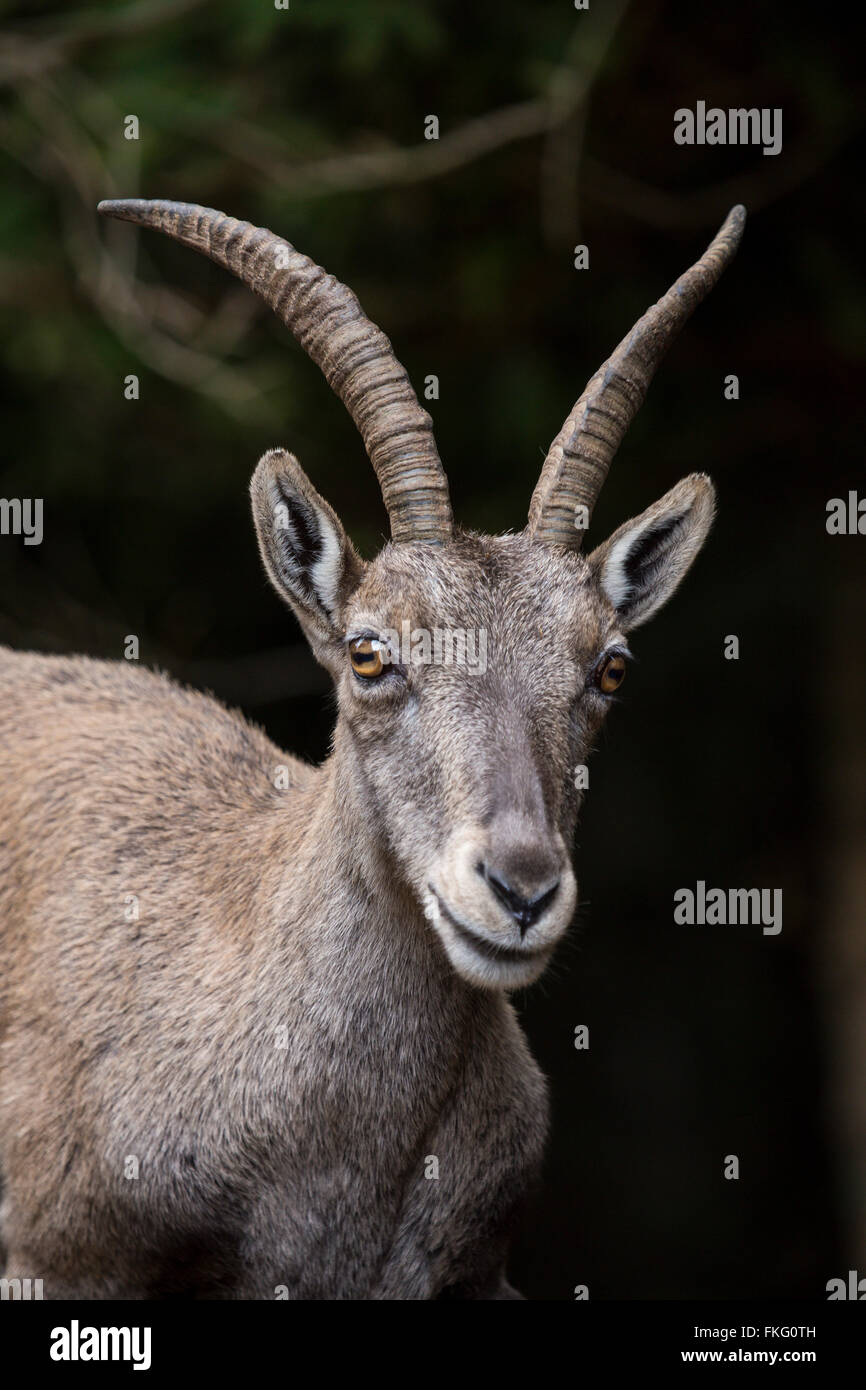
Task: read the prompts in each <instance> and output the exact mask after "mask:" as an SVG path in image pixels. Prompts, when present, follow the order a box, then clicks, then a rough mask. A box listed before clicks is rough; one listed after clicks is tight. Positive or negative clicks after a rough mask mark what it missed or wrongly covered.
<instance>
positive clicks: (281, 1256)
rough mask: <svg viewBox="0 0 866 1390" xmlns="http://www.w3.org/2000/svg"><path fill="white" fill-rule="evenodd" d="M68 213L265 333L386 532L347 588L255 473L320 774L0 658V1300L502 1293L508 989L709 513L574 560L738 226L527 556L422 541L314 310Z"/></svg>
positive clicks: (344, 328) (87, 671) (82, 665)
mask: <svg viewBox="0 0 866 1390" xmlns="http://www.w3.org/2000/svg"><path fill="white" fill-rule="evenodd" d="M100 211H101V212H103V213H105V214H107V215H109V216H112V217H119V218H123V219H126V220H127V221H130V222H135V223H140V224H142V225H144V226H149V227H155V228H156V229H157V230H159V231H162V232H164V233H166V234H167V235H168V236H170V237H172V238H174V239H175V240H176V241H180V242H182V243H184V245H187V246H191V247H194V248H195V249H197V250H199V251H203V252H204V253H205V254H206V255H207V256H209V257H210V258H211V259H212V260H213V261H216V262H217V263H218V264H220V265H222V266H224V267H226V268H227V269H228V270H230V271H232V272H233V273H234V274H235V275H236V276H238V277H239V278H240V279H241V280H242V281H243V282H244V283H245V284H246V285H248V286H249V287H250V288H251V289H252V290H254V291H255V292H256V293H257V294H258V295H260V296H261V297H262V298H263V299H264V300H265V301H266V303H267V304H269V305H270V306H271V308H272V309H274V310H275V311H276V313H277V314H278V315H279V317H280V318H281V319H282V321H283V322H284V323H285V324H286V326H287V327H288V328H289V329H290V330H291V332H292V333H293V334H294V335H295V337H296V338H297V339H298V341H299V342H300V343H301V345H302V347H303V348H304V349H305V350H306V352H307V353H308V354H309V355H310V357H311V358H312V359H313V361H314V362H316V363H318V365H319V367H320V368H321V369H322V371H323V372H324V374H325V376H326V378H327V380H328V382H329V383H330V385H331V386H332V387H333V389H334V390H335V391H336V393H337V394H338V395H339V396H340V398H341V400H342V401H343V403H344V404H345V405H346V407H347V408H348V410H349V412H350V414H351V416H352V418H353V420H354V421H355V424H356V425H357V426H358V428H359V430H360V432H361V435H362V436H363V440H364V443H365V445H366V449H367V452H368V454H369V457H370V460H371V462H372V464H373V468H374V470H375V472H376V475H377V477H378V480H379V483H380V485H381V489H382V494H383V498H384V502H385V506H386V508H387V511H388V514H389V517H390V523H391V532H392V539H391V541H390V542H389V543H388V544H386V545H385V547H384V549H383V550H382V551H381V553H380V554H379V555H378V556H377V557H376V558H375V559H374V560H371V561H369V562H367V563H365V562H363V561H362V560H361V559H360V558H359V556H358V554H357V552H356V550H355V549H354V547H353V545H352V542H351V541H350V540H349V538H348V537H347V535H346V533H345V531H344V530H343V527H342V525H341V524H340V521H339V520H338V518H337V516H336V514H335V513H334V511H333V510H332V509H331V507H330V506H329V505H328V503H327V502H326V501H324V500H323V499H322V498H321V497H320V496H319V494H318V493H317V492H316V490H315V489H314V488H313V486H312V484H311V483H310V482H309V480H308V479H307V476H306V474H305V473H304V472H303V471H302V469H301V467H300V465H299V463H298V461H297V460H296V459H295V458H294V457H293V456H292V455H291V454H288V453H286V452H284V451H283V450H281V449H273V450H271V451H270V452H268V453H266V454H265V456H264V457H263V458H262V460H261V462H260V463H259V465H258V467H257V468H256V470H255V473H254V475H253V479H252V507H253V514H254V518H255V525H256V529H257V533H258V541H259V546H260V548H261V555H262V559H263V561H264V565H265V568H266V570H267V573H268V575H269V576H270V579H271V581H272V583H273V585H274V587H275V588H276V590H277V592H278V594H279V595H280V596H281V597H282V598H283V599H284V600H285V601H286V602H287V603H288V605H289V606H290V608H291V609H292V610H293V611H294V613H295V614H296V615H297V618H298V620H299V622H300V624H301V627H302V628H303V630H304V632H305V634H306V637H307V639H308V641H309V643H310V645H311V647H312V650H313V652H314V654H315V656H316V657H317V659H318V660H319V661H320V662H321V663H322V664H323V666H325V668H326V669H327V670H328V671H329V673H330V675H331V677H332V679H333V682H334V685H335V688H336V696H337V703H338V716H337V722H336V729H335V732H334V739H333V748H332V752H331V754H330V756H329V757H328V758H327V760H326V761H325V763H324V764H323V766H322V767H320V768H315V767H311V766H308V765H306V764H305V763H303V762H301V761H299V760H297V759H293V758H290V757H288V756H287V755H286V754H284V753H282V752H280V751H279V750H278V749H277V748H276V747H275V746H274V745H273V744H272V743H271V742H270V741H269V740H268V739H267V738H266V737H265V735H264V734H263V733H262V732H261V731H260V730H259V729H257V728H255V727H253V726H251V725H250V724H248V723H246V722H245V720H244V719H243V718H242V717H241V716H240V715H239V714H236V713H232V712H229V711H228V710H226V709H224V708H223V707H222V706H221V705H220V704H218V703H217V702H216V701H215V700H213V699H211V698H209V697H208V696H207V695H204V694H199V693H197V692H194V691H191V690H186V689H182V688H180V687H179V686H178V685H176V684H173V683H172V682H171V681H170V680H168V679H166V678H165V677H163V676H161V675H158V674H154V673H151V672H149V671H147V670H144V669H141V668H136V667H135V666H133V665H130V664H128V663H125V662H118V663H112V662H103V661H94V660H89V659H87V658H85V657H73V658H57V657H51V656H41V655H34V654H27V653H24V654H16V653H12V652H4V653H3V655H2V661H0V673H2V674H0V711H2V748H3V766H2V779H0V907H2V918H0V924H2V962H0V963H2V976H0V1038H2V1053H0V1056H2V1075H0V1106H2V1108H0V1170H2V1181H3V1184H4V1196H3V1205H2V1238H3V1244H4V1246H5V1249H6V1269H5V1273H6V1276H7V1277H8V1278H15V1277H21V1278H26V1277H30V1278H41V1279H42V1280H43V1283H44V1290H45V1295H46V1297H49V1298H85V1299H99V1298H140V1299H149V1298H161V1297H183V1296H186V1297H199V1298H236V1299H253V1298H279V1297H288V1298H298V1299H449V1298H451V1299H508V1298H519V1297H521V1295H520V1294H519V1293H517V1292H516V1291H515V1290H514V1289H513V1288H512V1286H511V1285H510V1284H509V1282H508V1279H507V1274H506V1258H507V1253H508V1243H509V1238H510V1233H511V1231H512V1228H513V1223H514V1220H515V1215H516V1213H518V1212H519V1210H520V1207H521V1204H522V1201H523V1200H524V1198H525V1195H526V1193H527V1190H528V1189H529V1187H530V1186H531V1185H532V1183H533V1181H534V1179H535V1176H536V1174H537V1171H538V1168H539V1163H540V1160H541V1157H542V1149H543V1145H544V1142H545V1137H546V1131H547V1124H548V1116H547V1099H546V1088H545V1081H544V1078H543V1076H542V1074H541V1072H540V1070H539V1068H538V1067H537V1066H536V1064H535V1063H534V1061H533V1059H532V1057H531V1055H530V1052H529V1050H528V1047H527V1044H526V1042H525V1039H524V1037H523V1034H522V1032H521V1030H520V1028H519V1026H518V1024H517V1021H516V1018H515V1014H514V1012H513V1009H512V1006H511V1004H510V1003H509V1001H508V998H507V996H508V992H509V991H510V990H513V989H515V988H517V987H519V986H523V985H527V984H529V983H530V982H531V981H533V980H535V979H536V977H537V976H538V975H539V974H540V973H541V971H542V970H543V969H544V967H545V965H546V964H547V963H548V962H549V960H550V958H551V955H552V954H553V951H554V948H555V947H556V944H557V942H558V941H559V940H560V939H561V937H562V935H563V933H564V932H565V931H566V929H567V927H568V925H569V922H570V921H571V918H572V916H573V913H574V909H575V901H576V885H575V878H574V873H573V871H572V868H571V864H570V849H571V842H572V836H573V830H574V826H575V820H576V814H577V808H578V801H579V792H578V790H577V788H576V786H575V780H576V779H575V775H574V770H575V768H576V767H577V766H578V765H583V764H584V763H585V760H586V758H587V756H588V754H589V751H590V747H591V745H592V743H593V740H594V738H595V736H596V734H597V733H598V731H599V728H600V726H601V723H602V721H603V720H604V717H605V714H606V713H607V710H608V706H609V705H610V703H611V699H612V696H613V694H614V692H615V691H616V690H617V688H618V686H619V685H620V682H621V681H622V679H623V674H624V672H625V669H626V662H627V659H628V655H629V653H628V648H627V645H626V634H627V633H628V632H630V630H631V629H632V628H634V627H637V626H638V625H639V624H641V623H643V622H645V621H646V620H647V619H648V618H649V617H650V616H651V615H652V614H653V613H654V612H655V611H656V609H657V608H659V607H660V606H661V605H662V604H663V603H665V602H666V600H667V599H668V598H669V597H670V595H671V594H672V593H673V591H674V590H675V589H676V588H677V586H678V584H679V583H680V580H681V579H682V578H683V576H684V575H685V573H686V571H687V570H688V569H689V567H690V565H691V563H692V561H693V560H694V558H695V556H696V555H697V553H698V551H699V549H700V547H701V546H702V544H703V542H704V540H705V538H706V535H707V532H708V530H709V528H710V524H711V521H712V516H713V509H714V491H713V486H712V484H711V482H710V480H709V479H708V478H707V477H706V476H704V475H703V474H700V473H694V474H691V475H690V476H689V477H687V478H684V479H683V480H682V481H681V482H679V483H678V484H677V485H676V486H675V487H674V488H672V489H671V491H670V492H668V493H666V494H665V496H664V497H662V498H661V500H660V501H658V502H656V503H655V504H654V505H653V506H651V507H649V509H648V510H647V511H645V512H644V513H643V514H642V515H640V516H638V517H636V518H634V519H633V520H631V521H627V522H625V524H624V525H622V526H620V528H619V529H618V530H617V531H615V532H614V534H613V535H612V536H611V537H610V538H609V539H608V540H607V541H606V542H605V543H604V544H602V545H600V546H598V547H597V548H596V549H594V550H592V552H591V553H590V554H588V555H582V554H581V541H582V539H583V535H584V530H585V523H586V521H587V520H588V518H589V516H590V515H591V512H592V509H593V505H594V503H595V500H596V498H597V496H598V493H599V490H600V488H601V486H602V483H603V482H604V478H605V475H606V473H607V471H608V468H609V465H610V462H611V459H612V457H613V455H614V453H615V451H616V449H617V447H618V445H619V443H620V441H621V439H622V437H623V435H624V433H625V431H626V429H627V427H628V425H629V423H630V421H631V419H632V417H633V416H634V414H635V412H636V411H637V409H638V407H639V405H640V403H641V401H642V400H643V397H644V394H645V392H646V390H647V387H648V385H649V382H650V379H651V377H652V375H653V372H654V371H655V368H656V366H657V364H658V362H659V360H660V358H661V357H662V355H663V353H664V351H665V349H666V348H667V346H668V344H669V343H670V342H671V340H672V338H673V337H674V335H675V333H676V332H677V330H678V329H679V328H680V327H681V326H682V324H683V323H684V321H685V320H686V319H687V317H688V316H689V314H690V313H691V312H692V310H693V309H694V308H695V307H696V305H697V304H698V303H699V302H700V301H701V299H702V298H703V297H704V296H705V295H706V293H707V292H708V291H709V290H710V288H711V287H712V286H713V285H714V284H715V282H716V280H717V279H718V277H719V275H720V274H721V272H722V270H723V268H724V267H725V266H726V265H727V264H728V262H729V261H730V259H731V257H732V256H733V254H734V251H735V249H736V247H737V244H738V242H739V239H740V236H741V232H742V227H743V222H744V217H745V213H744V211H743V209H742V208H740V207H736V208H734V209H733V210H732V211H731V212H730V213H729V215H728V217H727V219H726V221H725V223H724V225H723V226H722V228H721V230H720V231H719V233H718V235H717V236H716V238H715V240H714V241H713V242H712V243H711V245H710V246H709V248H708V249H707V251H706V252H705V253H704V255H703V256H702V257H701V258H700V260H699V261H698V262H697V263H696V265H694V266H693V267H692V269H690V270H689V271H687V272H686V274H684V275H683V276H682V278H681V279H680V280H678V281H677V282H676V284H675V285H674V286H673V288H672V289H671V290H669V291H668V293H667V294H666V295H664V297H663V298H662V299H661V300H659V302H658V303H657V304H656V305H655V306H654V307H653V308H651V309H650V310H649V311H648V313H647V314H645V316H644V317H643V318H642V319H641V320H640V321H639V322H638V324H637V325H636V326H635V327H634V328H633V329H632V331H631V332H630V333H629V334H628V336H627V337H626V338H625V339H624V341H623V342H622V343H621V344H620V346H619V347H618V348H617V349H616V351H615V352H614V353H613V355H612V356H611V357H610V358H609V360H608V361H607V362H605V364H604V366H603V367H601V369H600V370H599V371H598V372H597V373H596V374H595V376H594V377H593V378H592V379H591V381H590V382H589V384H588V386H587V388H586V390H585V391H584V393H583V395H582V396H581V397H580V400H579V401H578V402H577V404H576V405H575V407H574V409H573V410H572V412H571V414H570V415H569V416H568V418H567V420H566V421H565V424H564V425H563V427H562V429H561V430H560V432H559V434H558V435H557V436H556V439H555V440H554V441H553V444H552V445H551V448H550V451H549V453H548V454H547V458H546V460H545V463H544V466H543V468H542V470H541V476H540V479H539V482H538V485H537V487H536V489H535V492H534V494H533V497H532V501H531V504H530V508H529V521H528V524H527V526H526V528H525V530H523V531H522V532H520V533H519V534H508V535H503V536H486V535H475V534H472V533H469V532H466V531H462V530H458V529H455V528H454V526H453V523H452V516H451V509H450V504H449V497H448V486H447V482H446V478H445V473H444V471H443V468H442V465H441V463H440V460H439V456H438V453H437V450H436V445H435V443H434V439H433V433H432V425H431V420H430V417H429V415H428V414H427V413H426V411H425V410H423V409H422V408H421V406H420V404H419V402H418V400H417V398H416V395H415V393H414V392H413V390H412V387H411V385H410V383H409V379H408V376H407V374H406V371H405V370H404V368H403V367H402V366H401V365H400V363H399V362H398V361H397V359H396V357H395V355H394V352H393V350H392V348H391V344H390V343H389V341H388V339H387V338H386V337H385V336H384V334H383V333H382V332H381V331H380V330H379V329H378V328H377V327H375V326H374V324H373V323H371V322H370V321H369V320H368V319H367V318H366V317H365V316H364V314H363V312H362V310H361V307H360V305H359V303H358V301H357V299H356V298H355V296H354V295H353V294H352V293H351V291H349V290H348V289H347V288H346V287H345V286H344V285H342V284H340V283H339V282H338V281H336V280H335V279H333V277H331V276H330V275H327V274H326V273H325V271H324V270H322V269H321V268H320V267H319V266H317V265H315V264H314V263H313V262H312V261H311V260H308V259H307V257H305V256H303V255H301V254H300V253H299V252H297V251H295V250H294V249H293V248H292V247H291V246H289V245H287V244H286V243H285V242H283V241H281V240H280V239H278V238H277V237H276V236H274V234H273V233H272V232H269V231H266V230H264V229H262V228H259V227H254V226H251V225H250V224H248V223H246V222H238V221H236V220H234V219H233V218H229V217H226V216H225V215H224V214H222V213H220V212H216V211H214V210H213V209H211V208H203V207H197V206H193V205H189V204H183V203H172V202H165V201H144V200H138V199H131V200H126V201H115V202H107V203H102V204H101V205H100ZM404 624H408V626H409V628H410V630H411V634H412V644H411V650H410V651H408V653H407V651H406V649H405V644H398V642H397V641H396V638H395V636H394V634H400V633H401V632H403V631H405V629H404ZM458 629H460V630H465V631H466V632H476V633H481V634H484V637H485V643H486V647H485V651H486V660H485V661H484V662H476V663H475V664H474V666H472V665H470V663H469V662H466V661H461V660H459V659H454V660H447V659H442V660H440V661H436V660H431V659H424V658H423V643H419V644H417V645H416V642H415V637H416V634H418V633H421V634H424V633H430V632H433V631H435V630H439V631H445V632H447V631H455V630H458ZM419 648H420V650H421V658H419V659H416V658H418V650H419ZM458 656H459V652H458ZM130 904H134V905H135V910H134V911H133V910H130Z"/></svg>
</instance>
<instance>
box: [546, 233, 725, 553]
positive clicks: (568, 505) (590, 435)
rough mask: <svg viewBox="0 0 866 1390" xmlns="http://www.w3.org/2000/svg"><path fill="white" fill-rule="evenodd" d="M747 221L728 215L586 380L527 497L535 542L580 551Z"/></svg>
mask: <svg viewBox="0 0 866 1390" xmlns="http://www.w3.org/2000/svg"><path fill="white" fill-rule="evenodd" d="M745 221H746V210H745V208H744V207H741V206H739V205H738V206H737V207H735V208H731V211H730V212H729V213H728V215H727V217H726V218H725V220H724V222H723V224H722V226H721V228H720V229H719V231H718V233H717V234H716V236H715V238H714V239H713V241H711V242H710V245H709V246H708V247H707V249H706V251H705V252H704V254H703V255H702V256H701V258H700V260H699V261H698V262H697V263H696V264H695V265H693V266H692V268H691V270H687V271H686V273H685V274H684V275H681V276H680V278H679V280H677V282H676V284H675V285H673V286H672V287H671V289H669V290H668V292H667V294H666V295H664V296H663V297H662V298H661V299H660V300H659V302H658V303H657V304H654V305H653V307H652V308H651V309H648V310H647V312H646V313H645V314H644V316H643V318H642V319H639V320H638V322H637V323H636V324H635V326H634V328H633V329H632V330H631V332H630V333H629V335H628V337H626V338H623V340H622V342H621V343H620V345H619V347H618V348H617V349H616V351H615V352H614V353H613V355H612V356H611V357H609V358H608V359H607V361H606V362H605V363H604V365H603V366H602V367H600V368H599V370H598V371H597V372H596V374H595V376H594V377H592V379H591V380H590V381H589V383H588V385H587V387H586V390H585V391H584V393H583V395H582V396H581V398H580V400H579V401H578V402H577V404H576V405H575V407H574V409H573V410H572V412H571V414H570V415H569V417H568V419H567V420H566V422H565V424H564V425H563V427H562V429H561V430H560V431H559V434H558V435H557V436H556V438H555V439H554V441H553V443H552V444H551V446H550V449H549V450H548V453H547V458H546V459H545V461H544V466H543V468H542V470H541V477H540V478H539V480H538V484H537V486H536V489H535V492H534V493H533V494H532V502H531V503H530V507H529V524H528V527H527V530H528V532H529V534H530V535H531V536H533V538H534V539H535V540H538V541H542V542H545V543H546V544H549V545H567V546H570V547H571V549H572V550H579V549H580V545H581V542H582V540H583V536H584V531H585V526H586V522H588V520H589V517H590V516H591V515H592V509H593V507H594V506H595V503H596V500H597V498H598V494H599V493H600V492H601V489H602V485H603V483H604V480H605V478H606V477H607V472H608V469H609V468H610V465H611V461H612V459H613V456H614V454H615V453H616V451H617V449H618V448H619V446H620V443H621V442H622V438H623V436H624V434H625V432H626V430H627V429H628V427H629V425H630V424H631V422H632V420H633V419H634V417H635V415H636V414H637V411H638V409H639V408H640V405H641V403H642V401H643V398H644V396H645V395H646V393H647V388H648V386H649V384H650V382H651V381H652V378H653V375H654V373H655V370H656V367H657V366H658V365H659V362H660V361H661V359H662V357H663V356H664V354H665V352H666V351H667V349H668V348H669V347H670V344H671V343H672V342H673V340H674V338H675V337H676V335H677V333H678V332H679V330H680V329H681V328H682V326H683V324H684V323H685V322H686V319H687V318H688V317H689V315H690V314H691V313H692V311H693V310H694V309H696V308H697V306H698V305H699V304H700V302H701V300H702V299H704V298H705V296H706V295H707V294H709V292H710V290H711V289H712V288H713V286H714V285H715V283H716V281H717V280H718V278H719V276H720V275H721V273H722V271H723V270H724V269H725V267H726V266H727V265H728V264H729V262H730V261H731V260H732V259H733V256H734V253H735V251H736V249H737V247H738V246H739V244H740V237H741V236H742V234H743V227H744V225H745ZM578 508H581V509H583V508H585V509H586V510H585V511H583V510H581V511H580V512H579V511H578Z"/></svg>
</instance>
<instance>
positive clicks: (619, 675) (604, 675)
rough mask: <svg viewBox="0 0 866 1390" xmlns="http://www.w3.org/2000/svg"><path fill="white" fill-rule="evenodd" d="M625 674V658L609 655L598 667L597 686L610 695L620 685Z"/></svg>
mask: <svg viewBox="0 0 866 1390" xmlns="http://www.w3.org/2000/svg"><path fill="white" fill-rule="evenodd" d="M624 676H625V658H624V657H622V656H609V657H606V658H605V660H604V661H603V662H602V663H601V665H600V666H599V668H598V688H599V690H601V691H603V692H604V694H605V695H612V694H613V692H614V691H615V690H617V689H619V687H620V686H621V685H622V682H623V677H624Z"/></svg>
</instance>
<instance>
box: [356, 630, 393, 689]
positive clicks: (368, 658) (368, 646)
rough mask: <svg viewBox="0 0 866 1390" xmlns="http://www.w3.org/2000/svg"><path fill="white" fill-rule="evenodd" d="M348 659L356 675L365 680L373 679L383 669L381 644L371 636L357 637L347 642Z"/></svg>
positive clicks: (379, 674)
mask: <svg viewBox="0 0 866 1390" xmlns="http://www.w3.org/2000/svg"><path fill="white" fill-rule="evenodd" d="M349 660H350V661H351V663H352V670H353V671H354V672H355V675H356V676H363V677H364V678H365V680H375V679H376V677H377V676H381V674H382V672H383V671H384V669H385V662H384V660H383V658H382V644H381V643H380V642H375V641H374V640H373V638H372V637H358V638H357V639H356V640H355V641H354V642H350V643H349Z"/></svg>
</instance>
